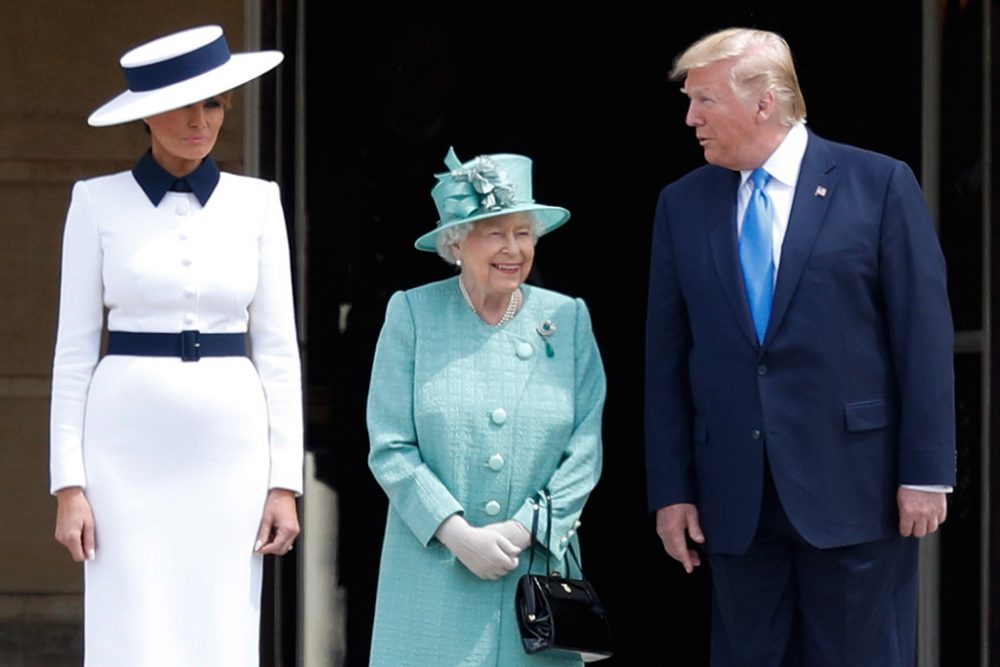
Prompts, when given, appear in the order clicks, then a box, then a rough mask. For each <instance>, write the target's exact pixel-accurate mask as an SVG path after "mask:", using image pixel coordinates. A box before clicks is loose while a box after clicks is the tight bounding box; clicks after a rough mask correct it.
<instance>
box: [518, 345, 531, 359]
mask: <svg viewBox="0 0 1000 667" xmlns="http://www.w3.org/2000/svg"><path fill="white" fill-rule="evenodd" d="M534 353H535V348H533V347H531V343H521V344H520V345H518V346H517V358H518V359H531V355H533V354H534Z"/></svg>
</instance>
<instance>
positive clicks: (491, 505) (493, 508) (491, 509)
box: [483, 500, 500, 516]
mask: <svg viewBox="0 0 1000 667" xmlns="http://www.w3.org/2000/svg"><path fill="white" fill-rule="evenodd" d="M483 511H485V512H486V513H487V514H489V515H490V516H496V515H497V514H499V513H500V503H498V502H497V501H495V500H491V501H490V502H488V503H486V504H485V505H483Z"/></svg>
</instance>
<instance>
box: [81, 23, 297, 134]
mask: <svg viewBox="0 0 1000 667" xmlns="http://www.w3.org/2000/svg"><path fill="white" fill-rule="evenodd" d="M284 57H285V56H284V55H283V54H282V53H281V51H254V52H251V53H236V54H231V53H230V52H229V45H228V44H227V43H226V37H225V35H223V34H222V28H221V27H219V26H217V25H206V26H201V27H198V28H190V29H188V30H182V31H181V32H175V33H173V34H171V35H167V36H165V37H160V38H159V39H154V40H153V41H151V42H147V43H146V44H143V45H142V46H137V47H136V48H134V49H132V50H131V51H129V52H128V53H126V54H125V55H124V56H122V59H121V61H120V62H121V66H122V69H123V70H124V71H125V80H126V82H127V83H128V90H126V91H125V92H124V93H122V94H121V95H118V96H117V97H115V98H114V99H113V100H111V101H110V102H108V103H106V104H104V105H103V106H101V107H100V108H99V109H97V111H95V112H94V113H92V114H90V118H88V119H87V122H88V123H89V124H90V125H93V126H94V127H103V126H106V125H118V124H119V123H127V122H129V121H133V120H139V119H140V118H149V117H150V116H155V115H156V114H159V113H163V112H165V111H172V110H174V109H179V108H180V107H183V106H186V105H188V104H194V103H195V102H200V101H201V100H206V99H208V98H210V97H213V96H215V95H219V94H220V93H224V92H226V91H227V90H232V89H233V88H236V87H237V86H240V85H243V84H244V83H246V82H247V81H250V80H251V79H255V78H257V77H258V76H260V75H261V74H263V73H264V72H267V71H268V70H271V69H273V68H275V67H277V66H278V63H280V62H281V61H282V59H284Z"/></svg>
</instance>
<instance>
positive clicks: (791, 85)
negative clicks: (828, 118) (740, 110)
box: [670, 28, 806, 126]
mask: <svg viewBox="0 0 1000 667" xmlns="http://www.w3.org/2000/svg"><path fill="white" fill-rule="evenodd" d="M730 58H733V59H736V62H735V64H734V65H733V69H732V71H731V73H730V77H731V81H730V83H731V85H732V88H733V91H734V92H736V94H737V95H739V96H740V97H741V98H743V99H744V100H747V99H750V98H751V97H752V96H754V95H758V94H760V93H763V92H764V91H767V90H770V91H772V92H773V93H774V96H775V98H776V99H777V103H778V120H779V121H781V124H782V125H788V126H791V125H794V124H795V123H796V122H799V121H802V120H805V117H806V102H805V99H804V98H803V97H802V90H801V89H800V88H799V79H798V76H797V75H796V74H795V64H794V63H793V62H792V51H791V49H789V48H788V43H787V42H786V41H785V40H784V38H783V37H782V36H781V35H779V34H777V33H774V32H769V31H767V30H752V29H750V28H728V29H726V30H720V31H719V32H715V33H712V34H711V35H706V36H705V37H702V38H701V39H699V40H698V41H697V42H695V43H694V44H692V45H691V46H689V47H688V48H687V50H686V51H684V53H682V54H681V55H679V56H678V57H677V60H675V61H674V68H673V69H672V70H671V71H670V78H671V79H673V80H674V81H678V80H680V79H683V78H685V77H686V76H687V74H688V72H690V71H691V70H693V69H698V68H701V67H706V66H707V65H711V64H713V63H716V62H718V61H720V60H727V59H730Z"/></svg>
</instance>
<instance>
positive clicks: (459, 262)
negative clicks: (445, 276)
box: [455, 258, 462, 268]
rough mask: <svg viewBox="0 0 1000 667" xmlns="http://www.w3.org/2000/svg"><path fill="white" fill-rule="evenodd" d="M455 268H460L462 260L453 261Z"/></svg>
mask: <svg viewBox="0 0 1000 667" xmlns="http://www.w3.org/2000/svg"><path fill="white" fill-rule="evenodd" d="M455 266H457V267H458V268H462V260H460V259H458V258H456V259H455Z"/></svg>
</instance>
